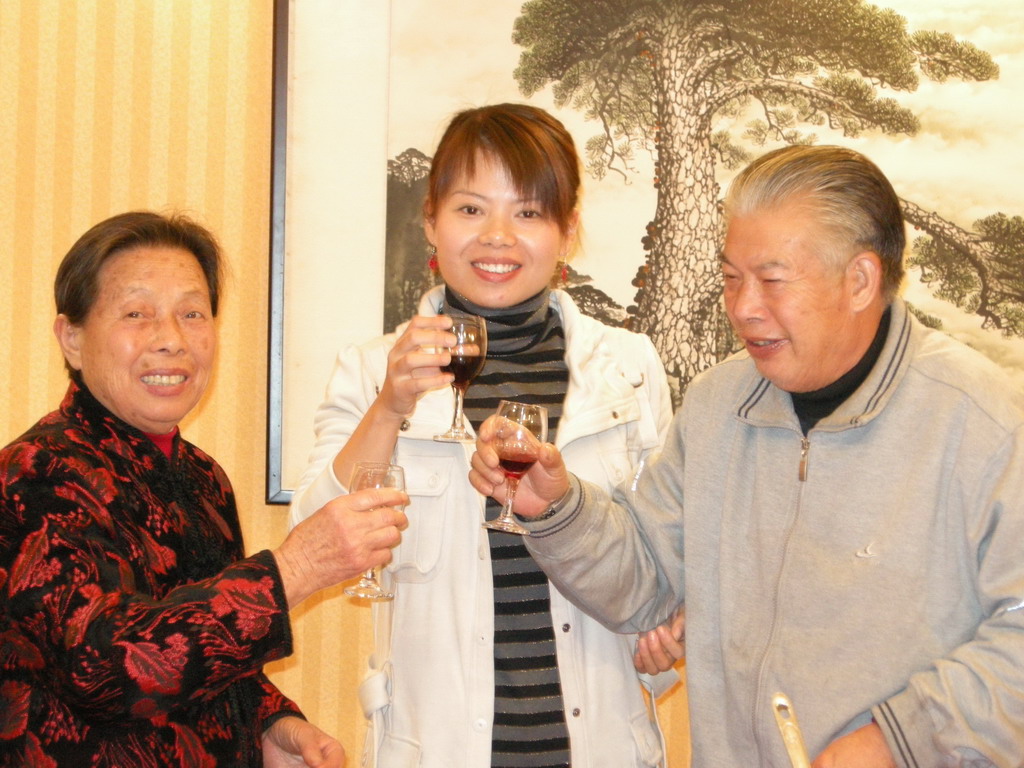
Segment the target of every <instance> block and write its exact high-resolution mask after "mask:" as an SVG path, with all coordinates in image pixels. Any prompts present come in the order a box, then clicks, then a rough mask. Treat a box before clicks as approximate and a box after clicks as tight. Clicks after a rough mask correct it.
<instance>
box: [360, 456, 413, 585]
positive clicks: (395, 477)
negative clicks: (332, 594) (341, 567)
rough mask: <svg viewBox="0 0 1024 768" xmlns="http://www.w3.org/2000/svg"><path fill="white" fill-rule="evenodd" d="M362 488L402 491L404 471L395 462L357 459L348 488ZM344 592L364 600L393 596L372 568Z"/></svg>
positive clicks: (403, 487)
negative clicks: (378, 579) (381, 583)
mask: <svg viewBox="0 0 1024 768" xmlns="http://www.w3.org/2000/svg"><path fill="white" fill-rule="evenodd" d="M364 488H396V489H398V490H399V491H404V490H405V472H403V471H402V468H401V467H400V466H398V465H397V464H388V463H387V462H386V461H357V462H356V464H355V466H354V467H353V468H352V479H351V480H349V484H348V489H349V491H361V490H363V489H364ZM345 594H346V595H351V596H352V597H362V598H364V599H366V600H391V599H392V598H393V597H394V596H395V595H394V593H393V592H388V591H387V590H385V589H384V588H383V587H382V586H381V585H380V582H378V581H377V576H376V574H374V572H373V569H372V568H371V569H370V570H368V571H366V573H364V574H363V575H362V576H361V577H360V578H359V581H358V582H357V583H356V584H355V585H353V586H351V587H345Z"/></svg>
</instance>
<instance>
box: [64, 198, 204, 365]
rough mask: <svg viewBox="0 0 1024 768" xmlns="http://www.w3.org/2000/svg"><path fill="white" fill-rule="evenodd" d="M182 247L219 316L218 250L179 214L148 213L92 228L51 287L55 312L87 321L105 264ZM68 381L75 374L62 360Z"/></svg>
mask: <svg viewBox="0 0 1024 768" xmlns="http://www.w3.org/2000/svg"><path fill="white" fill-rule="evenodd" d="M158 246H166V247H170V248H181V249H182V250H184V251H188V252H189V253H191V254H192V255H193V256H195V257H196V261H198V262H199V267H200V269H202V270H203V275H204V276H205V278H206V287H207V288H208V289H209V291H210V308H211V310H212V311H213V314H214V316H215V317H216V315H217V305H218V303H219V299H220V286H221V279H222V275H221V271H222V269H223V266H222V261H221V250H220V246H219V245H218V244H217V239H216V238H215V237H214V236H213V234H212V233H211V232H210V231H209V230H208V229H206V228H205V227H203V226H201V225H200V224H197V223H196V222H195V221H193V220H192V219H190V218H188V217H187V216H185V215H183V214H172V215H169V216H163V215H161V214H159V213H153V212H152V211H130V212H128V213H121V214H118V215H116V216H111V217H110V218H109V219H104V220H103V221H101V222H100V223H98V224H96V225H94V226H93V227H91V228H90V229H89V230H88V231H87V232H86V233H85V234H84V235H82V236H81V237H80V238H78V240H77V241H76V242H75V244H74V245H72V246H71V250H69V251H68V252H67V254H66V255H65V256H64V259H63V260H62V261H61V263H60V266H59V267H58V268H57V277H56V279H55V280H54V284H53V295H54V299H55V301H56V303H57V313H58V314H61V315H64V316H65V317H67V319H68V321H69V322H70V323H71V324H72V325H81V324H82V323H83V322H85V319H86V317H88V315H89V312H90V311H91V310H92V307H93V305H94V304H95V303H96V297H97V294H98V293H99V275H100V270H101V269H102V268H103V265H104V264H106V263H107V261H108V260H109V259H110V258H111V257H113V256H116V255H118V254H120V253H124V252H126V251H130V250H133V249H135V248H145V247H158ZM65 367H67V368H68V371H69V373H70V374H71V377H72V378H76V373H77V372H76V371H74V370H72V369H71V368H70V367H69V366H68V365H67V362H66V361H65Z"/></svg>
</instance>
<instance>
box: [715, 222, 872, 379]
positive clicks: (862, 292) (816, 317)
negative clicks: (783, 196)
mask: <svg viewBox="0 0 1024 768" xmlns="http://www.w3.org/2000/svg"><path fill="white" fill-rule="evenodd" d="M826 247H827V242H826V239H825V238H824V237H823V236H822V234H821V231H820V228H819V226H818V224H817V223H816V221H815V219H814V217H813V215H812V214H811V213H810V212H809V211H808V210H807V208H806V207H802V206H800V205H797V204H792V203H791V204H788V205H784V206H783V207H781V208H777V209H773V210H769V211H761V212H754V213H751V214H749V215H744V216H737V217H735V218H733V219H732V220H731V221H730V222H729V228H728V232H727V233H726V238H725V247H724V250H723V256H722V273H723V277H724V282H725V309H726V312H727V314H728V315H729V321H730V322H731V323H732V326H733V328H734V329H735V331H736V333H737V334H738V335H739V337H740V339H741V340H742V342H743V344H744V346H745V348H746V350H747V352H749V353H750V356H751V358H752V359H753V360H754V364H755V365H756V366H757V370H758V371H759V372H760V373H761V375H762V376H764V377H765V378H767V379H768V380H769V381H771V382H772V383H773V384H775V385H776V386H778V387H780V388H781V389H784V390H786V391H787V392H811V391H813V390H816V389H821V388H822V387H825V386H827V385H829V384H831V383H833V382H834V381H836V380H837V379H839V378H840V377H841V376H842V375H843V374H845V373H846V372H847V371H849V370H850V369H851V368H853V366H854V365H856V364H857V362H858V361H859V360H860V359H861V357H863V355H864V353H865V352H866V351H867V349H868V347H869V346H870V344H871V341H872V339H873V338H874V334H875V332H876V331H877V329H878V324H879V320H880V318H881V315H882V312H883V311H884V302H883V301H882V299H881V295H880V279H881V266H880V262H879V259H878V257H877V256H876V255H875V254H874V253H871V252H869V251H868V252H863V253H858V254H856V255H854V256H853V257H852V258H851V259H850V261H849V262H848V264H847V265H846V267H845V268H840V269H836V268H834V267H829V266H826V260H825V259H824V258H823V252H824V249H825V248H826Z"/></svg>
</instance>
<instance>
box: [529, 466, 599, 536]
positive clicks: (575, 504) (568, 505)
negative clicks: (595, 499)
mask: <svg viewBox="0 0 1024 768" xmlns="http://www.w3.org/2000/svg"><path fill="white" fill-rule="evenodd" d="M582 502H583V489H582V486H581V485H580V481H579V478H577V477H576V476H575V475H572V474H570V475H569V488H568V489H567V490H566V492H565V493H563V494H562V497H561V498H560V499H558V500H557V501H555V502H552V504H551V506H550V507H548V508H547V509H546V510H545V511H544V512H542V513H541V514H539V515H537V517H519V515H516V517H517V518H518V519H519V521H520V522H522V523H523V525H524V526H525V527H526V528H527V529H528V530H530V531H540V530H545V529H547V528H548V527H549V526H558V527H559V528H561V527H562V526H563V525H565V523H566V522H567V521H568V518H571V517H574V516H575V514H576V513H577V512H578V511H579V508H580V505H581V503H582Z"/></svg>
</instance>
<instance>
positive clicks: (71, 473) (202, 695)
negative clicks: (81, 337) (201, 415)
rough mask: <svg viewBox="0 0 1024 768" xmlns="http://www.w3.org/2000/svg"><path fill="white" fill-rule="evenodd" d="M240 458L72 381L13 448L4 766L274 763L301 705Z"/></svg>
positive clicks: (7, 526) (284, 621)
mask: <svg viewBox="0 0 1024 768" xmlns="http://www.w3.org/2000/svg"><path fill="white" fill-rule="evenodd" d="M243 554H244V553H243V549H242V536H241V529H240V528H239V523H238V513H237V511H236V508H235V498H234V493H233V492H232V490H231V484H230V483H229V481H228V478H227V476H226V475H225V474H224V470H223V469H221V467H220V466H219V465H218V464H217V463H216V462H215V461H214V460H213V459H212V458H210V457H209V456H207V455H206V454H205V453H203V452H202V451H201V450H199V449H198V448H196V447H195V446H193V445H191V444H189V443H188V442H186V441H185V440H182V439H181V438H180V437H176V438H175V440H174V444H173V446H172V451H171V455H170V458H169V459H168V457H166V456H165V455H164V454H163V453H162V452H161V451H160V449H159V448H158V447H157V446H156V445H155V444H154V443H153V441H152V440H150V439H149V438H148V437H146V435H144V434H143V433H142V432H140V431H138V430H137V429H135V428H133V427H131V426H129V425H127V424H125V423H124V422H123V421H121V420H119V419H118V418H116V417H115V416H113V415H112V414H111V413H110V412H109V411H107V410H106V409H105V408H104V407H103V406H102V405H100V403H99V402H98V401H97V400H96V399H95V398H94V397H93V396H92V395H91V394H90V393H89V392H88V391H87V390H85V389H83V388H81V387H79V386H77V385H75V384H72V385H71V387H70V388H69V389H68V393H67V395H66V397H65V398H64V401H63V402H62V403H61V407H60V410H58V411H54V412H53V413H51V414H49V415H48V416H46V417H45V418H43V419H42V420H40V421H39V422H38V423H37V424H36V425H35V426H34V427H32V428H31V429H30V430H29V431H28V432H26V433H25V434H24V435H22V436H21V437H20V438H18V439H17V440H15V441H14V442H13V443H11V444H10V445H8V446H7V447H6V448H4V449H3V450H2V451H0V766H3V768H7V766H33V767H36V766H39V767H46V768H50V767H57V766H97V767H102V766H111V767H112V766H118V768H121V767H126V766H131V767H132V768H141V767H149V766H153V767H156V766H190V767H191V766H195V767H196V768H199V767H200V766H201V767H203V768H206V767H209V768H214V766H261V765H262V756H261V750H260V736H261V734H262V733H263V731H264V730H265V729H266V728H267V727H269V725H270V724H271V723H272V722H274V720H276V719H277V718H278V717H280V716H282V715H286V714H299V713H298V709H297V708H296V706H295V705H294V704H293V703H292V702H291V701H289V700H288V699H287V698H285V696H284V695H283V694H282V693H281V692H280V691H278V690H277V689H276V688H275V687H274V686H273V685H272V684H271V683H270V681H269V680H267V678H266V677H265V676H264V675H263V673H262V671H261V669H262V666H263V665H264V664H265V663H266V662H268V661H272V660H274V659H279V658H282V657H283V656H287V655H288V654H290V653H291V628H290V624H289V619H288V611H287V602H286V600H285V596H284V591H283V588H282V585H281V579H280V574H279V572H278V570H277V566H276V563H275V561H274V557H273V555H272V554H271V553H270V552H268V551H264V552H260V553H258V554H256V555H253V556H252V557H248V558H245V557H244V556H243Z"/></svg>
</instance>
